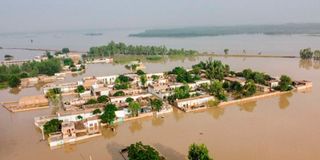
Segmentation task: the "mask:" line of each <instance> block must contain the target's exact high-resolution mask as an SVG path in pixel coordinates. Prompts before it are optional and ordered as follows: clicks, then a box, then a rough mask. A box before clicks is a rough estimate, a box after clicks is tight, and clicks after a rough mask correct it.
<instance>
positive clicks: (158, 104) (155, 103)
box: [150, 99, 163, 112]
mask: <svg viewBox="0 0 320 160" xmlns="http://www.w3.org/2000/svg"><path fill="white" fill-rule="evenodd" d="M150 104H151V107H152V109H153V110H156V111H158V112H159V111H160V110H161V109H162V106H163V102H162V100H160V99H152V100H151V101H150Z"/></svg>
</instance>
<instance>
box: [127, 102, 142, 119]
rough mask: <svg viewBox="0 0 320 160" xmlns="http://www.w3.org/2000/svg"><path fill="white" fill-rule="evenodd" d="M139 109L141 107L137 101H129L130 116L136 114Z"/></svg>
mask: <svg viewBox="0 0 320 160" xmlns="http://www.w3.org/2000/svg"><path fill="white" fill-rule="evenodd" d="M140 109H141V106H140V104H139V103H138V102H134V101H133V102H130V103H129V110H130V112H131V114H132V116H138V115H139V111H140Z"/></svg>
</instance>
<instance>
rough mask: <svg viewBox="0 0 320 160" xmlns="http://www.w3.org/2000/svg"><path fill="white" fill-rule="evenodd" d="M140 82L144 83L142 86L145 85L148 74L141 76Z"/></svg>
mask: <svg viewBox="0 0 320 160" xmlns="http://www.w3.org/2000/svg"><path fill="white" fill-rule="evenodd" d="M140 82H141V84H142V86H145V85H146V83H147V76H146V75H145V74H143V75H141V76H140Z"/></svg>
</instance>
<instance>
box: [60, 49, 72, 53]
mask: <svg viewBox="0 0 320 160" xmlns="http://www.w3.org/2000/svg"><path fill="white" fill-rule="evenodd" d="M61 52H62V53H64V54H66V53H69V52H70V50H69V48H62V50H61Z"/></svg>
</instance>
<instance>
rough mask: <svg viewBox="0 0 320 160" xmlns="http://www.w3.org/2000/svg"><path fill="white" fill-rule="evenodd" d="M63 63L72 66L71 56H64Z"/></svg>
mask: <svg viewBox="0 0 320 160" xmlns="http://www.w3.org/2000/svg"><path fill="white" fill-rule="evenodd" d="M63 64H64V65H65V66H72V65H74V64H73V61H72V59H71V58H65V59H63Z"/></svg>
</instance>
